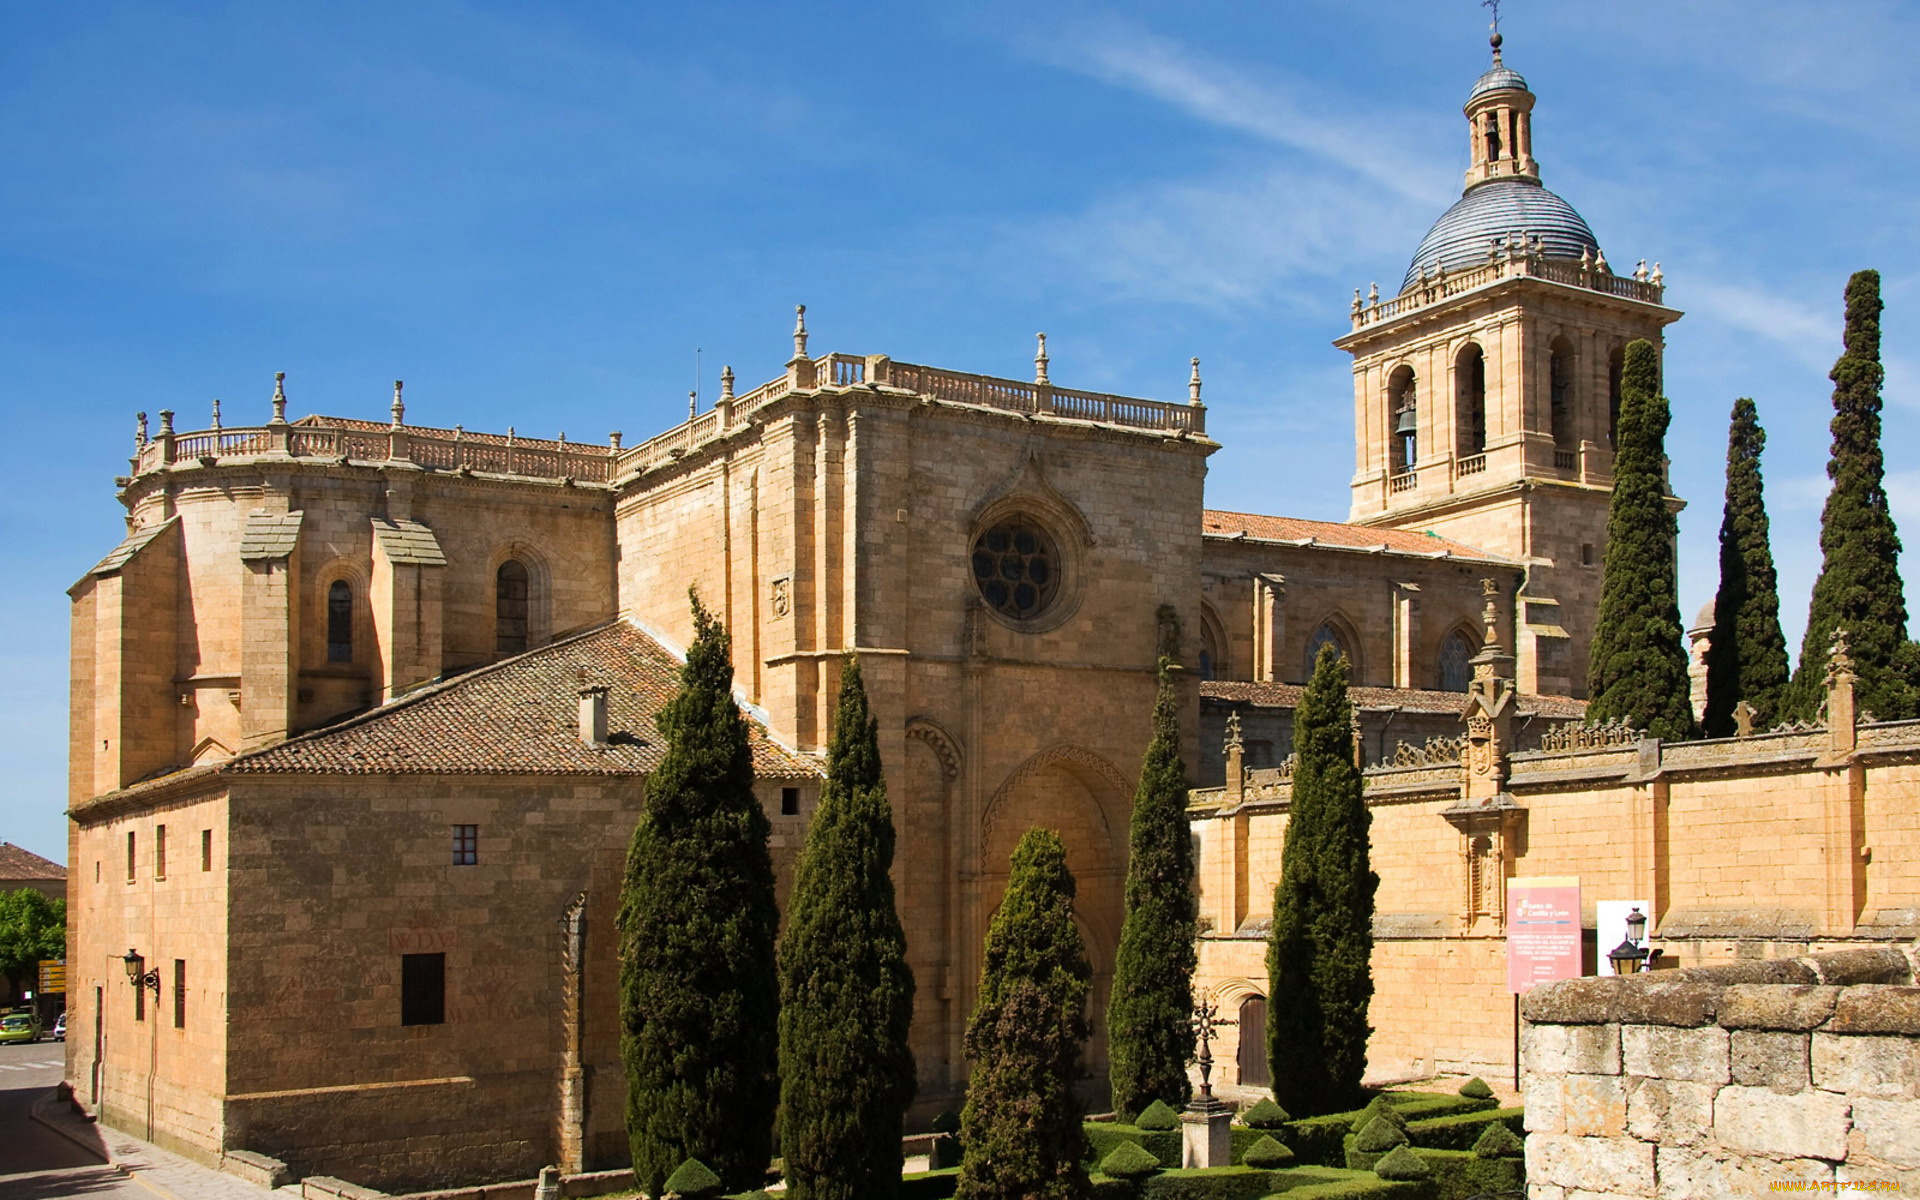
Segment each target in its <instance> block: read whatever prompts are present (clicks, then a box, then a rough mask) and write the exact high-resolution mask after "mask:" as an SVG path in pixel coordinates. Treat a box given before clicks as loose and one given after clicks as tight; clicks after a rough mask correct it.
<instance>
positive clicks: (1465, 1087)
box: [1460, 1075, 1493, 1100]
mask: <svg viewBox="0 0 1920 1200" xmlns="http://www.w3.org/2000/svg"><path fill="white" fill-rule="evenodd" d="M1460 1094H1461V1095H1462V1096H1465V1097H1467V1098H1468V1099H1470V1100H1491V1099H1493V1089H1492V1088H1490V1087H1488V1086H1487V1081H1486V1080H1484V1079H1482V1078H1480V1077H1479V1076H1478V1075H1475V1076H1474V1077H1473V1078H1472V1079H1469V1080H1467V1081H1466V1082H1465V1083H1463V1084H1461V1085H1460Z"/></svg>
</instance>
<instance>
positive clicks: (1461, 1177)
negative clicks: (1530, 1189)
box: [1418, 1150, 1527, 1200]
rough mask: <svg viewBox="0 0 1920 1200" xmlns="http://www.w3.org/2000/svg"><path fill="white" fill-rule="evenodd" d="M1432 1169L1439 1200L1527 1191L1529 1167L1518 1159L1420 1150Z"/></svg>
mask: <svg viewBox="0 0 1920 1200" xmlns="http://www.w3.org/2000/svg"><path fill="white" fill-rule="evenodd" d="M1418 1153H1419V1155H1420V1157H1421V1159H1422V1160H1423V1161H1424V1162H1425V1163H1426V1164H1427V1165H1428V1166H1429V1167H1432V1168H1433V1181H1432V1182H1433V1185H1434V1196H1435V1197H1436V1200H1467V1198H1468V1197H1469V1196H1478V1195H1479V1194H1480V1193H1482V1192H1500V1191H1524V1190H1525V1189H1526V1186H1527V1165H1526V1162H1525V1161H1524V1160H1522V1159H1518V1158H1480V1157H1478V1156H1476V1155H1475V1154H1473V1153H1472V1152H1471V1151H1468V1150H1420V1151H1418Z"/></svg>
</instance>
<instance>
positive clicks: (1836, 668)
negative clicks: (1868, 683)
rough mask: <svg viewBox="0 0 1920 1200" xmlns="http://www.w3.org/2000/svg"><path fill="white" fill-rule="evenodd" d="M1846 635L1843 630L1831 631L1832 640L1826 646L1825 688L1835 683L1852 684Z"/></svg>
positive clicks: (1850, 662) (1852, 676)
mask: <svg viewBox="0 0 1920 1200" xmlns="http://www.w3.org/2000/svg"><path fill="white" fill-rule="evenodd" d="M1849 648H1850V647H1849V646H1848V634H1847V631H1846V630H1844V629H1836V630H1834V631H1833V640H1832V641H1831V642H1829V643H1828V644H1827V686H1828V687H1829V688H1831V687H1833V686H1834V685H1835V684H1836V683H1841V682H1847V683H1851V682H1853V680H1854V678H1855V676H1854V672H1853V655H1852V654H1850V653H1848V650H1849Z"/></svg>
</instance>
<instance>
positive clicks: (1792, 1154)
mask: <svg viewBox="0 0 1920 1200" xmlns="http://www.w3.org/2000/svg"><path fill="white" fill-rule="evenodd" d="M1914 962H1915V951H1914V948H1913V947H1912V946H1911V945H1910V946H1909V947H1907V948H1906V949H1904V950H1895V949H1883V950H1874V951H1850V952H1841V953H1834V954H1825V955H1815V956H1812V957H1808V958H1802V959H1793V960H1773V961H1768V962H1757V963H1749V964H1741V965H1736V966H1727V967H1715V968H1702V969H1697V970H1686V971H1677V972H1671V973H1668V972H1656V973H1653V974H1648V975H1638V976H1631V977H1627V978H1607V979H1580V980H1568V981H1565V982H1562V983H1557V984H1550V985H1546V986H1544V987H1540V988H1537V989H1535V990H1534V991H1533V992H1532V993H1530V994H1529V995H1528V996H1527V998H1526V1000H1525V1001H1524V1003H1523V1004H1522V1009H1521V1011H1522V1016H1523V1019H1524V1024H1523V1026H1522V1033H1521V1069H1522V1076H1523V1096H1524V1103H1525V1105H1526V1110H1527V1130H1528V1136H1527V1179H1528V1189H1529V1190H1528V1194H1529V1196H1530V1197H1531V1200H1583V1198H1585V1197H1593V1196H1646V1197H1661V1198H1662V1200H1695V1198H1700V1200H1706V1198H1709V1197H1713V1198H1719V1197H1727V1196H1737V1195H1758V1194H1763V1193H1766V1192H1768V1191H1769V1190H1770V1189H1772V1188H1775V1187H1778V1186H1781V1185H1788V1186H1789V1190H1794V1189H1799V1188H1802V1187H1803V1186H1804V1185H1814V1186H1816V1187H1819V1188H1823V1189H1825V1190H1828V1191H1831V1190H1833V1189H1834V1188H1835V1187H1836V1186H1841V1185H1849V1184H1852V1185H1867V1184H1876V1183H1878V1184H1891V1185H1895V1186H1896V1187H1897V1188H1899V1189H1901V1190H1911V1189H1913V1188H1915V1187H1920V987H1914V986H1912V984H1913V980H1914V973H1913V966H1914ZM1806 1190H1813V1188H1810V1187H1809V1188H1806Z"/></svg>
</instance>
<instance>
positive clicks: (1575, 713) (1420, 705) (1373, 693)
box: [1200, 679, 1587, 720]
mask: <svg viewBox="0 0 1920 1200" xmlns="http://www.w3.org/2000/svg"><path fill="white" fill-rule="evenodd" d="M1306 690H1307V689H1306V687H1305V686H1304V685H1302V684H1298V683H1240V682H1234V681H1229V680H1219V679H1215V680H1208V681H1206V682H1204V683H1202V684H1201V685H1200V696H1201V698H1202V699H1204V700H1218V701H1221V702H1222V703H1228V704H1252V705H1255V706H1256V707H1259V708H1296V707H1298V706H1299V704H1300V697H1301V695H1302V694H1303V693H1304V692H1305V691H1306ZM1347 695H1348V696H1350V697H1352V699H1353V702H1354V704H1355V705H1357V706H1359V707H1360V708H1361V709H1362V710H1366V709H1374V710H1379V709H1388V708H1397V709H1399V710H1400V711H1402V712H1434V713H1456V714H1457V713H1461V712H1464V711H1465V710H1466V707H1467V694H1466V693H1465V692H1430V691H1426V690H1425V689H1422V688H1383V687H1355V688H1348V689H1347ZM1515 700H1516V701H1517V703H1518V705H1519V713H1520V715H1521V716H1523V717H1550V718H1554V719H1557V720H1579V719H1581V718H1583V717H1585V716H1586V715H1587V702H1586V701H1585V700H1575V699H1574V698H1573V697H1571V696H1533V695H1528V694H1526V693H1524V692H1523V693H1521V694H1520V695H1519V696H1517V697H1515Z"/></svg>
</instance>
